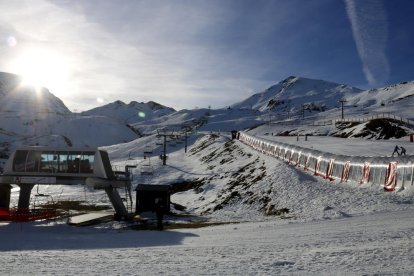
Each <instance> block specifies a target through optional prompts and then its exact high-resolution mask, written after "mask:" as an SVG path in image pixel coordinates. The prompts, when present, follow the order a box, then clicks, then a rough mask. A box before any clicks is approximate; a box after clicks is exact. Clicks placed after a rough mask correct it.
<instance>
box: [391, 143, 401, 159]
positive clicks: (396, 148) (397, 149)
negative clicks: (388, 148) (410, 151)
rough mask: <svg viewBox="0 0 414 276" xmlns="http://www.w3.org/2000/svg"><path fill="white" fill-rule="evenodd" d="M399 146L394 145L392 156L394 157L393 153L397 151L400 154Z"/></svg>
mask: <svg viewBox="0 0 414 276" xmlns="http://www.w3.org/2000/svg"><path fill="white" fill-rule="evenodd" d="M399 150H400V148H399V147H398V145H395V148H394V151H393V153H392V157H394V154H395V153H397V154H398V155H400V151H399Z"/></svg>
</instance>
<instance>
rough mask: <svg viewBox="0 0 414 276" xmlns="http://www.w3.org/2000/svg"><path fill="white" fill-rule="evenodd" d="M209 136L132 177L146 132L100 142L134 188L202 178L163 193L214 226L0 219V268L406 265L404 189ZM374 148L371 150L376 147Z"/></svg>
mask: <svg viewBox="0 0 414 276" xmlns="http://www.w3.org/2000/svg"><path fill="white" fill-rule="evenodd" d="M262 135H263V134H262ZM212 137H213V136H205V137H201V136H200V140H198V141H197V142H196V143H195V144H194V145H193V146H192V147H190V148H189V152H188V153H187V154H184V153H183V149H182V148H170V149H169V152H170V154H169V158H168V161H167V166H162V165H161V162H160V160H159V159H157V158H156V157H153V158H151V165H152V168H153V171H154V176H153V177H147V176H141V175H140V173H139V172H140V166H141V165H142V164H144V163H145V162H148V161H147V160H148V159H145V160H144V159H143V158H142V155H141V156H140V155H138V154H139V153H141V152H143V151H144V150H145V149H146V148H147V146H148V144H149V143H151V139H152V138H151V137H149V138H147V140H146V142H139V143H138V142H137V143H135V144H134V143H128V144H123V145H117V146H113V147H109V148H108V151H109V153H110V156H111V159H112V160H114V161H115V163H116V164H117V165H119V166H124V165H125V164H127V163H128V162H132V160H128V159H134V161H135V162H137V163H138V165H139V167H138V168H137V169H136V170H135V171H134V185H136V184H138V183H153V184H158V183H163V184H165V183H179V182H183V181H194V180H197V181H202V183H203V185H202V186H201V187H197V188H194V189H190V190H188V191H184V192H181V193H178V194H175V195H173V196H172V201H173V202H176V203H179V204H182V205H184V206H186V207H187V209H186V211H187V212H189V213H190V214H192V215H194V216H195V217H203V218H205V219H208V220H210V221H216V222H217V221H218V222H225V223H226V224H223V225H219V226H209V227H206V228H199V229H194V228H188V229H187V228H186V229H172V230H167V231H164V232H157V231H135V230H127V229H124V228H123V226H124V225H123V224H120V223H107V224H104V225H101V226H95V227H85V228H76V227H73V226H68V225H66V224H65V223H64V222H54V223H22V224H7V223H3V224H1V225H0V237H1V238H0V239H1V242H0V258H1V260H2V261H1V264H2V265H1V266H0V273H1V274H2V275H16V274H20V275H27V274H29V273H30V274H37V275H40V274H42V275H44V274H59V275H60V274H68V275H71V274H94V275H98V274H99V275H101V274H109V275H137V274H139V275H142V274H148V275H154V274H166V275H199V274H202V275H206V274H207V275H230V274H231V275H257V274H259V275H260V274H261V275H263V274H265V275H274V274H300V275H309V274H314V275H320V274H325V275H326V274H328V275H332V274H357V275H366V274H397V275H408V274H413V273H414V243H413V238H412V235H413V233H414V220H413V219H414V196H413V193H412V190H413V189H412V187H411V189H407V190H406V191H404V193H384V192H383V191H382V190H379V189H378V187H371V186H364V185H362V186H360V185H357V184H356V183H347V184H339V183H331V182H329V181H326V180H324V179H322V178H315V177H313V176H312V175H310V174H308V173H306V172H304V171H302V170H298V169H296V168H294V167H292V166H290V165H288V164H286V163H284V162H282V161H280V160H277V159H275V158H272V157H269V156H266V155H262V154H259V153H257V152H255V151H254V150H253V149H251V148H249V147H248V146H246V145H243V144H241V143H239V142H229V139H228V138H226V137H223V136H221V137H215V138H212ZM263 137H267V138H269V136H263ZM275 139H276V138H275ZM280 139H287V138H286V137H282V138H280ZM289 139H295V138H294V137H292V138H289ZM318 139H319V138H316V137H310V140H309V141H308V143H309V144H311V143H312V144H311V146H314V147H315V148H316V147H318V144H321V145H329V149H332V150H333V151H334V150H338V151H343V150H348V147H349V145H347V143H345V141H348V140H350V139H348V140H345V139H341V140H342V141H344V143H337V142H329V141H330V140H329V139H328V140H324V141H325V142H324V141H322V140H321V141H319V140H318ZM152 140H153V139H152ZM294 141H295V140H294ZM294 141H293V142H294ZM318 141H319V142H318ZM332 141H337V140H332ZM393 142H395V141H393ZM399 143H401V142H399ZM357 144H358V145H360V146H359V147H360V148H359V149H360V150H359V151H358V154H361V153H363V152H362V150H363V149H365V152H368V153H367V155H369V154H370V153H369V151H370V150H371V148H376V146H373V145H374V143H372V141H365V140H353V146H355V145H357ZM378 145H379V146H378V149H375V152H378V151H379V150H380V149H381V148H383V147H385V146H384V145H380V143H379V144H378ZM326 147H327V146H326ZM390 148H392V146H390ZM388 149H389V147H388V146H387V149H386V150H384V153H385V152H388V151H389V150H388ZM407 151H410V148H409V147H407ZM131 152H133V153H134V154H135V155H134V154H133V155H132V156H131V155H130V154H129V153H131ZM154 154H155V153H154ZM380 154H382V153H381V152H380ZM40 189H42V190H41V191H40V192H42V193H48V194H50V195H53V197H54V198H58V197H59V198H60V199H68V198H72V199H77V200H81V199H85V198H86V199H87V200H88V201H90V202H93V203H99V202H101V203H102V202H106V203H107V202H108V200H107V199H106V197H105V195H104V194H103V193H102V192H99V191H98V192H93V193H90V192H89V191H88V190H85V189H84V188H83V187H52V186H44V187H41V188H40ZM15 194H16V193H13V198H14V200H15V199H16V196H15ZM272 205H273V206H275V208H276V209H277V208H287V209H289V210H290V211H289V213H288V214H287V215H286V216H284V217H283V216H282V217H280V216H266V215H264V210H265V209H266V208H268V207H269V206H272ZM217 206H220V208H217ZM213 210H214V211H213ZM228 222H231V223H230V224H228Z"/></svg>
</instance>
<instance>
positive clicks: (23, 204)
mask: <svg viewBox="0 0 414 276" xmlns="http://www.w3.org/2000/svg"><path fill="white" fill-rule="evenodd" d="M19 187H20V193H19V202H18V204H17V209H18V210H19V211H27V210H29V207H30V194H31V193H32V189H33V187H34V184H20V185H19Z"/></svg>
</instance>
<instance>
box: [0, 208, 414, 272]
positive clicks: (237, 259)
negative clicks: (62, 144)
mask: <svg viewBox="0 0 414 276" xmlns="http://www.w3.org/2000/svg"><path fill="white" fill-rule="evenodd" d="M413 220H414V212H413V211H412V210H409V211H403V212H384V213H381V214H372V215H365V216H357V217H348V218H341V219H334V220H324V221H315V222H307V223H289V222H288V221H282V220H273V221H267V222H259V223H240V224H230V225H221V226H214V227H208V228H201V229H185V230H171V231H165V232H157V231H131V230H114V229H90V228H72V227H68V226H65V225H61V226H53V225H49V226H45V225H38V226H36V225H28V224H24V225H23V224H11V225H3V226H2V227H1V228H0V229H1V234H2V236H3V239H2V243H1V245H0V249H1V250H2V252H0V258H1V260H2V261H1V263H2V266H1V268H0V271H1V273H2V275H27V274H36V275H45V274H54V275H56V274H58V275H79V274H81V275H82V274H89V275H103V274H106V275H160V274H161V275H257V274H259V275H276V274H298V275H312V274H313V275H321V274H325V275H338V274H345V275H349V274H352V275H374V274H381V275H383V274H388V275H389V274H392V275H409V274H412V273H413V272H414V243H413V240H412V234H413V231H414V225H413ZM4 237H7V238H4Z"/></svg>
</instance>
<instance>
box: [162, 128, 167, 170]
mask: <svg viewBox="0 0 414 276" xmlns="http://www.w3.org/2000/svg"><path fill="white" fill-rule="evenodd" d="M162 165H163V166H165V165H167V135H164V155H163V156H162Z"/></svg>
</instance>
